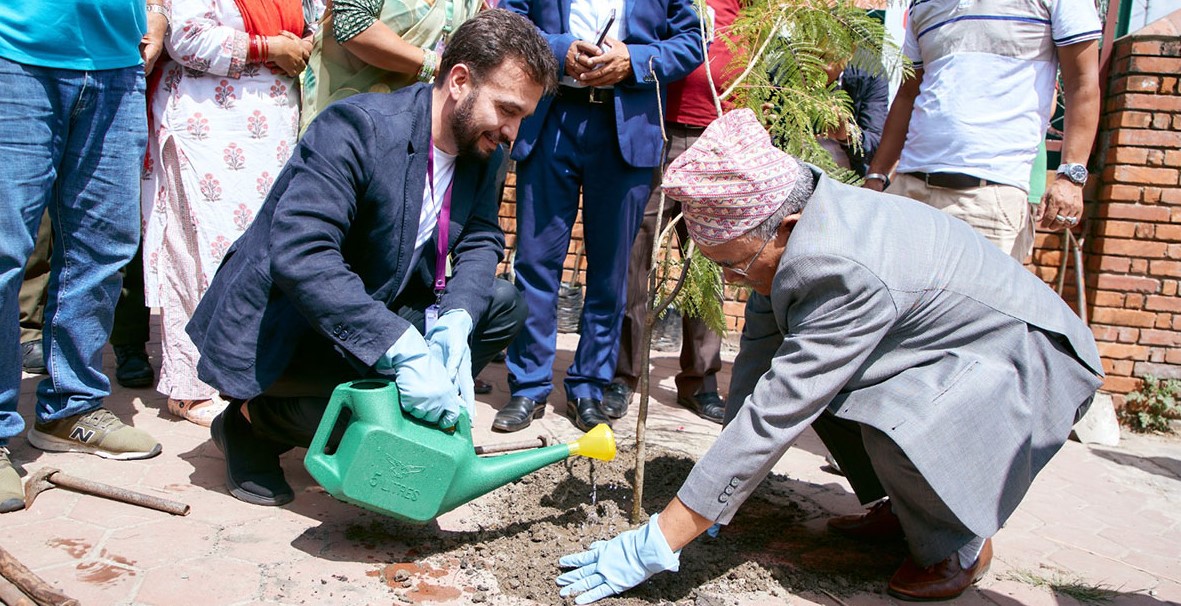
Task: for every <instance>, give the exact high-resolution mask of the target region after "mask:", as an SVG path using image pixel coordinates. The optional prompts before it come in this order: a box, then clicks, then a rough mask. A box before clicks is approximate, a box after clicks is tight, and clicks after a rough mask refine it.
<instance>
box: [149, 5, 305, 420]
mask: <svg viewBox="0 0 1181 606" xmlns="http://www.w3.org/2000/svg"><path fill="white" fill-rule="evenodd" d="M291 1H294V2H298V1H299V0H291ZM171 22H172V29H171V31H170V32H169V35H168V37H167V39H166V44H165V47H166V50H167V53H168V54H169V56H170V57H171V61H170V62H168V63H166V64H164V65H163V67H162V69H163V72H162V76H161V78H160V81H159V83H158V84H157V85H156V87H155V88H154V90H153V91H152V93H151V94H152V95H153V96H152V97H151V107H150V113H151V120H152V121H151V127H152V129H153V136H152V137H150V138H149V139H150V140H149V144H148V153H147V158H146V160H145V162H144V182H143V189H142V200H143V221H144V240H143V246H144V249H143V258H144V294H145V297H146V300H147V304H148V305H150V306H153V307H160V309H161V314H162V346H163V347H162V349H163V361H162V367H161V371H160V384H159V385H158V387H157V389H158V390H159V391H160V392H161V393H164V394H167V395H169V396H171V397H173V398H176V399H206V398H209V397H210V396H211V395H212V394H213V393H214V390H213V389H212V388H211V387H209V386H208V385H205V384H204V383H201V382H200V381H199V380H198V379H197V376H196V367H197V360H198V354H197V351H196V349H195V348H194V347H193V344H192V342H191V341H190V340H189V338H188V336H187V335H186V334H185V332H184V326H185V324H187V323H188V320H189V317H190V316H191V314H192V312H193V309H194V308H195V307H196V305H197V302H198V301H199V300H200V297H201V295H203V294H204V292H205V290H206V289H207V288H208V286H209V281H210V280H211V279H212V278H213V274H214V272H216V271H217V267H218V264H219V263H220V262H221V259H222V257H224V256H225V253H226V250H227V249H229V247H230V245H231V244H232V243H233V242H234V241H235V240H236V239H237V238H238V237H239V236H240V235H241V234H242V233H243V232H244V231H245V230H246V228H247V227H249V225H250V223H251V221H252V220H253V219H254V215H255V213H256V212H257V211H258V208H259V207H260V206H261V205H262V202H263V200H264V199H265V198H266V195H267V193H268V192H269V191H270V189H271V185H272V183H274V180H275V176H276V175H277V174H278V173H279V170H280V169H282V167H283V165H284V164H285V163H286V162H287V158H288V156H290V155H291V150H292V148H293V147H294V145H295V139H296V133H297V131H298V128H299V92H298V90H297V89H296V84H295V82H294V80H293V79H292V78H289V77H287V76H286V75H285V74H283V73H281V72H280V73H273V72H272V71H271V70H270V69H269V68H267V67H266V66H263V65H260V64H254V63H251V64H248V63H247V62H246V53H247V47H248V46H249V39H248V36H247V34H246V32H245V31H244V28H245V26H244V24H243V21H242V15H241V13H240V12H239V11H238V8H237V6H236V5H235V3H234V0H172V20H171Z"/></svg>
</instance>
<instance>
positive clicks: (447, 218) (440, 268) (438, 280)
mask: <svg viewBox="0 0 1181 606" xmlns="http://www.w3.org/2000/svg"><path fill="white" fill-rule="evenodd" d="M426 178H427V186H428V187H429V188H430V192H431V200H432V201H433V200H434V198H435V145H434V141H431V146H430V152H429V154H428V155H427V160H426ZM454 182H455V180H454V178H452V182H451V183H448V184H447V191H445V192H443V207H442V208H440V209H439V218H438V220H437V221H436V222H435V302H434V304H432V305H431V306H429V307H427V308H426V318H425V325H426V326H425V328H426V332H428V333H429V332H430V331H431V329H432V328H434V327H435V323H436V322H438V321H439V309H440V303H442V302H443V291H445V290H447V251H448V248H449V247H448V244H449V242H448V239H447V238H448V236H449V235H450V231H451V186H452V185H454Z"/></svg>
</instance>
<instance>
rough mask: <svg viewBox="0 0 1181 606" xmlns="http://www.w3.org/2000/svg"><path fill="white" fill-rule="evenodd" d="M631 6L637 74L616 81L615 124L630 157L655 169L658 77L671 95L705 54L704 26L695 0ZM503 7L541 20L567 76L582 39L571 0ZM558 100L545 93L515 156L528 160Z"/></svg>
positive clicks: (515, 0) (630, 37) (520, 1)
mask: <svg viewBox="0 0 1181 606" xmlns="http://www.w3.org/2000/svg"><path fill="white" fill-rule="evenodd" d="M625 6H626V10H625V13H626V15H625V19H626V21H624V27H625V30H624V31H625V35H624V39H623V43H624V44H627V47H628V50H629V52H630V53H631V66H632V74H633V78H629V79H625V80H623V81H622V82H619V83H617V84H616V85H615V128H616V130H617V134H618V136H619V150H620V151H621V152H622V153H623V159H624V161H626V162H627V163H628V164H630V165H632V166H635V167H637V168H651V167H655V166H660V161H661V159H662V157H661V153H662V147H663V145H664V140H663V138H662V137H661V135H660V123H661V120H660V113H659V110H658V108H657V104H656V96H655V90H656V81H657V79H659V81H660V87H661V91H660V92H661V95H662V96H663V95H666V91H665V87H666V86H667V85H668V84H669V83H670V82H673V81H674V80H680V79H681V78H684V77H685V76H687V75H689V73H690V72H692V71H693V70H694V69H697V66H698V65H701V62H702V61H703V60H704V59H705V55H704V53H703V51H702V48H701V26H700V22H699V20H698V15H697V11H696V10H695V9H694V8H693V0H626V3H625ZM501 8H505V9H508V10H511V11H515V12H518V13H520V14H522V15H525V16H526V17H528V18H529V20H530V21H532V22H533V23H534V24H535V25H537V27H538V29H539V30H541V34H542V36H543V37H544V38H545V39H546V41H547V42H549V45H550V49H552V50H553V52H554V58H555V59H557V61H558V77H559V78H560V77H562V76H563V75H565V70H566V67H565V66H566V53H567V51H569V50H570V45H571V44H573V43H574V41H575V40H576V39H577V38H575V37H574V35H573V34H571V33H570V27H569V24H570V0H556V1H555V0H505V1H504V2H503V3H502V4H501ZM592 43H593V41H592ZM649 59H651V68H649ZM662 98H665V97H662ZM552 101H553V97H545V98H543V99H542V100H541V102H540V103H538V104H537V110H536V111H535V112H533V115H532V116H530V117H528V118H526V119H525V121H524V122H523V123H522V124H521V129H520V132H518V133H517V140H516V143H514V144H513V153H512V157H513V159H514V160H518V161H519V160H523V159H525V158H526V157H528V156H529V153H530V152H531V151H533V146H534V145H535V144H536V143H537V137H538V135H539V134H540V133H541V126H542V124H543V123H544V122H545V120H546V118H547V116H548V115H549V113H550V107H551V105H552Z"/></svg>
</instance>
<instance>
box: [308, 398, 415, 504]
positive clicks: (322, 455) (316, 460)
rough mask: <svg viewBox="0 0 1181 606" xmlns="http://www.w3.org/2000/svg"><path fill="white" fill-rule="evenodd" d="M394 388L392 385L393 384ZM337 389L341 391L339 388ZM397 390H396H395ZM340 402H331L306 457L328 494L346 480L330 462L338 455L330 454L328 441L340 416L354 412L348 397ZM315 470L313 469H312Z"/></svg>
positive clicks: (309, 466)
mask: <svg viewBox="0 0 1181 606" xmlns="http://www.w3.org/2000/svg"><path fill="white" fill-rule="evenodd" d="M391 386H392V384H391ZM337 389H340V388H339V387H338V388H337ZM395 389H396V388H395ZM333 400H334V401H338V402H339V405H338V406H332V405H331V404H332V402H329V407H328V409H327V410H325V411H324V416H323V417H322V418H321V419H320V426H319V428H317V430H316V433H315V435H314V436H312V443H311V444H309V445H308V452H307V454H306V455H305V457H304V466H305V467H307V468H308V471H310V472H312V475H313V476H315V478H316V481H317V482H319V484H320V485H321V486H323V487H324V488H325V490H328V492H330V493H333V494H335V492H334V491H339V490H340V487H341V485H342V484H343V483H344V479H343V478H342V477H341V473H340V469H339V468H338V467H337V466H336V465H333V464H329V461H331V460H333V459H334V457H335V455H336V453H331V454H330V453H328V452H327V449H328V440H329V439H330V438H331V437H332V430H331V428H334V427H335V426H336V423H337V420H338V419H340V415H341V414H342V413H343V412H344V411H345V410H346V409H347V410H348V411H349V412H350V413H352V412H354V409H353V406H352V400H351V399H350V398H347V397H343V398H339V399H337V398H333ZM313 467H314V468H315V469H312V468H313Z"/></svg>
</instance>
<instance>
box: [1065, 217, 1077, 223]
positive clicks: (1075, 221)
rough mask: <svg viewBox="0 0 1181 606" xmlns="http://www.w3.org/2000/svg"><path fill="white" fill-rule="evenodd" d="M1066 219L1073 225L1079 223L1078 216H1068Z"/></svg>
mask: <svg viewBox="0 0 1181 606" xmlns="http://www.w3.org/2000/svg"><path fill="white" fill-rule="evenodd" d="M1065 221H1066V222H1067V223H1069V224H1071V225H1074V224H1075V223H1078V217H1066V219H1065Z"/></svg>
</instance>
